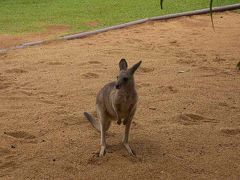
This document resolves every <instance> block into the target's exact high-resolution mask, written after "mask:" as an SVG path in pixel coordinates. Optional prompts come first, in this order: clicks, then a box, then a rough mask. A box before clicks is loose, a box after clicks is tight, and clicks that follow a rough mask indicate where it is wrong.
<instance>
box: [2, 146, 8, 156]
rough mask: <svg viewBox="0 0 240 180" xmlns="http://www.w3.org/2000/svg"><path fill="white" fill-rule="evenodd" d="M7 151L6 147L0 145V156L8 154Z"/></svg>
mask: <svg viewBox="0 0 240 180" xmlns="http://www.w3.org/2000/svg"><path fill="white" fill-rule="evenodd" d="M9 153H10V151H9V150H8V149H6V148H2V147H0V157H1V156H5V155H8V154H9Z"/></svg>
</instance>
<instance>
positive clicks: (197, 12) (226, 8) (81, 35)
mask: <svg viewBox="0 0 240 180" xmlns="http://www.w3.org/2000/svg"><path fill="white" fill-rule="evenodd" d="M236 9H240V3H238V4H233V5H227V6H221V7H215V8H213V10H212V11H213V12H223V11H231V10H236ZM209 12H210V9H201V10H195V11H189V12H183V13H176V14H169V15H164V16H157V17H151V18H145V19H140V20H136V21H131V22H128V23H124V24H119V25H115V26H110V27H107V28H103V29H98V30H94V31H88V32H82V33H77V34H72V35H66V36H62V37H59V38H57V39H55V40H52V41H56V40H73V39H79V38H84V37H88V36H91V35H95V34H99V33H103V32H107V31H112V30H116V29H121V28H126V27H129V26H133V25H137V24H142V23H145V22H149V21H158V20H168V19H173V18H178V17H183V16H193V15H200V14H207V13H209ZM48 42H51V40H50V41H49V40H48V41H33V42H28V43H24V44H21V45H19V46H15V47H11V48H7V49H0V53H6V52H7V51H9V50H14V49H22V48H26V47H30V46H36V45H41V44H44V43H48Z"/></svg>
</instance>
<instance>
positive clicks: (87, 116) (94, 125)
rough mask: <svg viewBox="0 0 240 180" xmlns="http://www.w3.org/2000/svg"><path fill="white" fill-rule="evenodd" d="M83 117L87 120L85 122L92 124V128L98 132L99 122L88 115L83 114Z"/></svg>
mask: <svg viewBox="0 0 240 180" xmlns="http://www.w3.org/2000/svg"><path fill="white" fill-rule="evenodd" d="M83 114H84V116H85V117H86V118H87V120H88V121H89V122H90V123H91V124H92V126H93V127H94V128H95V129H96V130H97V131H100V124H99V122H98V121H97V120H96V119H95V118H94V117H93V116H92V115H91V114H89V113H87V112H84V113H83Z"/></svg>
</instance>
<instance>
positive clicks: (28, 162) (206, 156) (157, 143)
mask: <svg viewBox="0 0 240 180" xmlns="http://www.w3.org/2000/svg"><path fill="white" fill-rule="evenodd" d="M214 20H215V26H216V32H214V31H213V29H212V28H211V22H210V18H209V16H208V15H202V16H193V17H183V18H178V19H174V20H169V21H161V22H150V23H145V24H142V25H137V26H134V27H130V28H127V29H120V30H116V31H111V32H107V33H102V34H99V35H95V36H91V37H88V38H84V39H79V40H73V41H65V42H57V43H56V42H54V43H50V44H47V45H42V46H35V47H31V48H26V49H19V50H14V51H9V52H8V53H5V54H1V55H0V139H1V141H0V178H1V179H42V178H45V179H47V178H49V179H53V178H55V179H195V178H197V179H239V178H240V107H239V105H240V98H239V97H240V76H239V75H240V72H239V70H237V69H236V65H237V63H238V61H239V60H240V59H239V58H240V31H239V29H240V14H237V13H230V12H227V13H221V14H215V16H214ZM122 57H125V58H126V59H127V60H128V62H129V64H130V65H132V64H133V63H136V62H137V61H139V60H142V61H143V63H142V65H141V68H140V69H139V70H138V72H137V73H136V74H135V80H136V83H137V90H138V94H139V104H138V110H137V113H136V116H135V117H134V122H133V125H132V129H131V133H130V144H131V146H132V148H133V149H134V150H135V152H136V154H137V156H136V157H129V155H128V154H127V151H126V150H125V149H124V147H123V145H122V144H121V139H122V135H123V130H124V126H119V125H117V124H116V122H114V123H113V124H112V126H111V128H110V131H109V133H108V138H107V142H108V149H107V154H106V156H105V157H104V158H99V157H98V156H97V153H98V151H99V147H100V146H99V142H100V135H99V134H98V132H96V131H95V130H94V129H93V128H92V126H91V125H90V124H89V123H88V122H87V121H86V120H85V118H84V117H83V112H84V111H90V112H94V109H95V97H96V94H97V92H98V90H99V89H100V88H101V87H102V86H103V85H104V84H106V83H108V82H111V81H113V80H115V79H116V76H117V75H118V62H119V60H120V59H121V58H122Z"/></svg>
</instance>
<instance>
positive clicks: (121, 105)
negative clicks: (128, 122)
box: [115, 95, 137, 118]
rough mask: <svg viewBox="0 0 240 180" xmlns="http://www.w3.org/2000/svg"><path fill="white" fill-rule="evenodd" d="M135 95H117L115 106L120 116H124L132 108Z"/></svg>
mask: <svg viewBox="0 0 240 180" xmlns="http://www.w3.org/2000/svg"><path fill="white" fill-rule="evenodd" d="M136 101H137V99H136V96H135V95H132V96H131V95H124V96H121V97H118V100H117V101H116V104H115V107H116V111H117V113H118V115H119V116H120V118H125V117H127V115H128V114H129V113H130V112H131V110H132V108H133V107H134V106H135V104H136Z"/></svg>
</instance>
